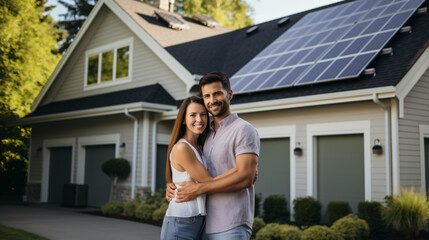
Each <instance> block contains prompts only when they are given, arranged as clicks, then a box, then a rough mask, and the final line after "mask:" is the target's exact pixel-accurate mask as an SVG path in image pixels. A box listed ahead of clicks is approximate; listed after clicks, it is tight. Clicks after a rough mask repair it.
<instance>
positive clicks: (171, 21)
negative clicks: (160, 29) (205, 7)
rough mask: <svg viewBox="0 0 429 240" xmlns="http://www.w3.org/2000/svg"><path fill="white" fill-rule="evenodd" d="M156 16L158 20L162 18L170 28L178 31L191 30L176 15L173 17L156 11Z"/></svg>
mask: <svg viewBox="0 0 429 240" xmlns="http://www.w3.org/2000/svg"><path fill="white" fill-rule="evenodd" d="M155 16H156V17H157V18H161V19H162V20H164V21H165V22H166V23H167V24H168V27H169V28H172V29H177V30H182V29H189V25H188V24H186V23H184V22H182V21H180V19H178V18H177V17H176V16H174V15H171V14H168V13H165V12H160V11H155Z"/></svg>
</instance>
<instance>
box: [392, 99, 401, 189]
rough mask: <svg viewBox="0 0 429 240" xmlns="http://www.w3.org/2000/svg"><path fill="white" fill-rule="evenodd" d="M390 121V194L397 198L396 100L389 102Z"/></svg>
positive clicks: (397, 123) (397, 144) (398, 168)
mask: <svg viewBox="0 0 429 240" xmlns="http://www.w3.org/2000/svg"><path fill="white" fill-rule="evenodd" d="M390 106H391V111H390V114H391V116H390V118H391V119H392V123H391V124H392V125H391V126H392V130H391V131H392V135H391V137H392V148H391V149H392V193H393V195H395V196H397V195H398V194H399V190H400V186H401V175H400V165H399V118H398V117H399V106H398V102H397V101H396V99H392V100H391V101H390Z"/></svg>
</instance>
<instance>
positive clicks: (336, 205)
mask: <svg viewBox="0 0 429 240" xmlns="http://www.w3.org/2000/svg"><path fill="white" fill-rule="evenodd" d="M350 213H352V209H351V208H350V205H349V203H348V202H330V203H329V204H328V208H327V209H326V215H328V224H329V225H332V224H333V223H334V222H335V221H337V220H338V219H340V218H342V217H344V216H347V215H348V214H350Z"/></svg>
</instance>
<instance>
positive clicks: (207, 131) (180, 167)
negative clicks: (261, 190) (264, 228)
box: [161, 72, 260, 240]
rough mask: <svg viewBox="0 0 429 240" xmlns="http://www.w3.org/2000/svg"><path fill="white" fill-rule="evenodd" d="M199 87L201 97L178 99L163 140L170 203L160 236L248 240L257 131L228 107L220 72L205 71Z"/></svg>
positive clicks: (225, 81) (225, 83)
mask: <svg viewBox="0 0 429 240" xmlns="http://www.w3.org/2000/svg"><path fill="white" fill-rule="evenodd" d="M199 87H200V90H201V94H202V98H199V97H195V96H194V97H189V98H186V99H185V100H184V101H183V103H182V105H181V107H180V109H179V112H178V114H177V118H176V122H175V123H174V128H173V132H172V134H171V139H170V144H169V146H168V153H167V165H166V179H167V182H168V183H169V184H168V186H167V192H166V198H167V200H169V201H170V204H169V207H168V209H167V212H166V215H165V217H164V221H163V224H162V230H161V240H170V239H208V240H217V239H222V240H223V239H234V240H235V239H237V240H248V239H250V236H251V234H252V225H253V217H254V208H255V203H254V199H255V198H254V187H253V183H254V181H255V179H256V176H257V170H256V168H257V165H258V155H259V149H260V140H259V136H258V133H257V131H256V129H255V128H254V127H253V126H252V125H250V124H249V123H248V122H246V121H244V120H243V119H241V118H239V117H238V116H237V114H232V113H231V110H230V101H231V99H232V94H233V93H232V90H231V87H230V82H229V79H228V77H227V76H226V75H225V74H224V73H221V72H211V73H208V74H206V75H204V76H203V77H202V78H201V79H200V82H199ZM208 112H210V113H211V114H212V116H213V122H212V123H211V124H209V116H208ZM206 194H207V196H206Z"/></svg>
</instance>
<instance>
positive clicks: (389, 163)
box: [372, 93, 392, 196]
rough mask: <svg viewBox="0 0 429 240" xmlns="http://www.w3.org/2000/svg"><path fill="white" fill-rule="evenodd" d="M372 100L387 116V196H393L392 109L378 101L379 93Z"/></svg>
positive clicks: (373, 95) (374, 94)
mask: <svg viewBox="0 0 429 240" xmlns="http://www.w3.org/2000/svg"><path fill="white" fill-rule="evenodd" d="M372 100H373V101H374V103H375V104H377V105H378V106H380V107H381V108H383V110H384V113H385V114H384V116H385V123H386V124H385V133H386V140H385V141H386V151H385V152H386V195H388V196H390V195H392V153H391V146H392V137H391V125H392V122H391V121H392V120H391V118H390V108H388V107H387V106H386V105H385V104H384V103H382V102H381V101H380V99H378V96H377V93H373V94H372Z"/></svg>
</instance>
